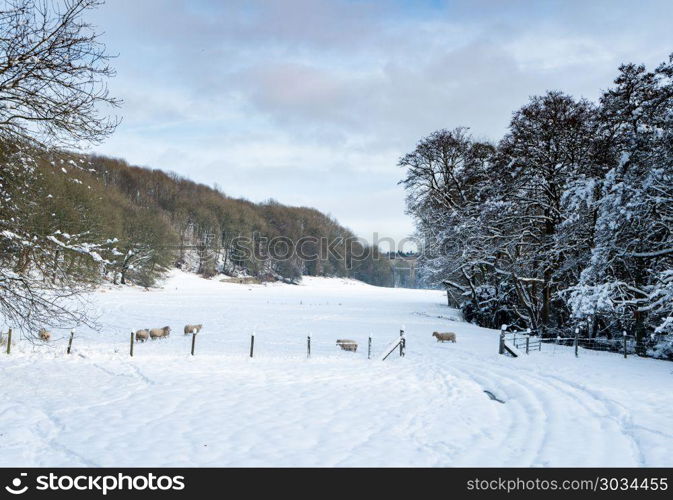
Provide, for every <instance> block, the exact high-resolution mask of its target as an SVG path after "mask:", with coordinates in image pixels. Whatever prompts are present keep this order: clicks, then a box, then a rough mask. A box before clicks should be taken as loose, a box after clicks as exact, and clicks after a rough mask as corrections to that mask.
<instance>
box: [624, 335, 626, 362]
mask: <svg viewBox="0 0 673 500" xmlns="http://www.w3.org/2000/svg"><path fill="white" fill-rule="evenodd" d="M624 359H626V330H624Z"/></svg>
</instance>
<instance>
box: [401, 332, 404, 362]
mask: <svg viewBox="0 0 673 500" xmlns="http://www.w3.org/2000/svg"><path fill="white" fill-rule="evenodd" d="M403 341H404V325H402V329H401V330H400V357H402V356H404V352H403V349H404V346H403Z"/></svg>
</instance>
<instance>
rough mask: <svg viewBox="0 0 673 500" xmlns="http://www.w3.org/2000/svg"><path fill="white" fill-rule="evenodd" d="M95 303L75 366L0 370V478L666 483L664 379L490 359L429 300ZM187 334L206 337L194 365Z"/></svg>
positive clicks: (340, 286) (351, 293)
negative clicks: (396, 343)
mask: <svg viewBox="0 0 673 500" xmlns="http://www.w3.org/2000/svg"><path fill="white" fill-rule="evenodd" d="M95 300H96V303H97V304H98V307H99V308H100V314H101V322H102V324H103V325H104V329H103V332H102V333H95V332H85V331H82V332H77V337H76V338H75V344H74V353H73V354H72V355H70V356H66V355H65V354H64V351H65V347H66V339H65V335H66V332H57V334H56V335H55V337H56V341H55V342H53V343H52V345H50V346H38V347H33V346H31V345H30V344H28V343H26V342H19V343H18V344H17V345H15V346H14V351H13V353H12V355H10V356H6V355H5V354H2V355H0V377H1V380H2V383H1V384H0V466H15V467H18V466H300V465H301V466H406V465H408V466H672V465H673V453H672V452H673V428H672V427H671V422H673V391H672V390H671V389H672V388H673V383H672V382H673V374H672V372H673V364H672V363H670V362H665V361H656V360H651V359H641V358H637V357H630V358H629V359H627V360H624V359H623V358H622V357H620V356H619V355H615V354H609V353H597V352H591V351H582V352H581V355H580V357H579V358H578V359H576V358H575V357H574V356H573V353H572V350H571V349H569V348H565V347H556V346H553V345H544V346H543V351H542V352H540V353H538V352H536V353H531V354H530V355H529V356H525V355H523V356H520V357H519V358H517V359H511V358H506V357H504V356H498V355H497V343H498V342H497V332H494V331H491V330H486V329H482V328H478V327H475V326H472V325H469V324H466V323H462V322H460V321H459V320H458V319H457V316H458V315H457V313H456V312H455V311H453V310H451V309H448V308H447V307H446V305H445V298H444V295H443V294H442V293H440V292H437V291H422V290H400V289H385V288H377V287H372V286H368V285H364V284H361V283H357V282H352V281H344V280H337V279H306V280H305V282H304V284H302V285H301V286H290V285H279V284H276V285H268V286H263V285H239V284H232V283H222V282H219V281H217V280H210V281H207V280H203V279H200V278H197V277H195V276H192V275H186V274H181V273H178V272H176V273H174V274H173V275H172V277H171V278H170V279H169V280H168V282H167V283H166V284H165V287H164V288H163V289H162V290H152V291H149V292H146V291H143V290H139V289H131V288H125V289H107V290H104V291H101V292H99V293H97V294H96V299H95ZM185 323H203V324H204V329H203V331H202V332H201V333H200V334H199V335H198V337H197V344H196V356H195V357H191V356H189V347H190V345H189V344H190V339H189V338H188V337H184V336H183V334H182V326H183V325H184V324H185ZM402 324H403V325H405V326H406V331H407V337H408V343H407V356H406V358H403V359H402V358H399V357H398V356H391V357H390V358H389V359H388V360H387V361H385V362H382V361H380V360H371V361H368V360H367V349H366V345H367V336H368V335H369V334H370V333H371V334H373V336H374V353H375V354H376V355H379V354H380V353H381V351H382V350H383V349H384V347H385V346H386V345H387V344H388V343H389V342H390V341H392V340H394V339H395V337H396V336H398V331H399V328H400V325H402ZM164 325H171V326H172V327H173V334H172V335H171V337H170V338H169V339H167V340H163V341H155V342H148V343H146V344H137V345H136V347H135V351H136V352H135V357H134V358H130V357H129V355H128V347H129V338H128V337H129V331H130V330H131V329H134V330H135V329H138V328H145V327H161V326H164ZM5 329H6V327H3V330H5ZM253 330H254V331H256V337H255V357H254V359H250V358H249V357H248V351H249V343H250V334H251V333H252V331H253ZM433 330H441V331H454V332H456V333H457V335H458V342H457V343H456V344H438V343H436V342H435V340H434V339H433V338H432V337H431V333H432V331H433ZM309 334H311V335H312V357H311V359H306V337H307V335H309ZM337 338H352V339H355V340H357V341H358V342H359V343H360V348H359V349H358V352H357V353H348V352H340V351H338V350H337V349H336V347H335V345H334V342H335V340H336V339H337ZM484 390H489V391H491V392H492V393H494V394H495V395H496V396H497V397H498V398H499V399H502V400H503V401H505V403H504V404H501V403H498V402H496V401H492V400H491V399H489V398H488V397H487V395H486V394H485V393H484V392H483V391H484Z"/></svg>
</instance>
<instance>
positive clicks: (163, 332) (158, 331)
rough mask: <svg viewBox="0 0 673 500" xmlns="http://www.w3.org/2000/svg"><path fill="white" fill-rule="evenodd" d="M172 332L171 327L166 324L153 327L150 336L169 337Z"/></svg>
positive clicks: (154, 338) (154, 337)
mask: <svg viewBox="0 0 673 500" xmlns="http://www.w3.org/2000/svg"><path fill="white" fill-rule="evenodd" d="M170 334H171V327H170V326H164V327H163V328H152V329H151V330H150V337H151V338H152V340H156V339H160V338H165V337H168V336H169V335H170Z"/></svg>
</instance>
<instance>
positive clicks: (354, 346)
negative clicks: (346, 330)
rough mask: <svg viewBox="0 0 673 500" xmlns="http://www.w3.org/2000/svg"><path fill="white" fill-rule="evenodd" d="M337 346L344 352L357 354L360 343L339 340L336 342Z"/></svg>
mask: <svg viewBox="0 0 673 500" xmlns="http://www.w3.org/2000/svg"><path fill="white" fill-rule="evenodd" d="M336 345H338V346H339V347H341V349H343V350H344V351H351V352H355V351H357V350H358V343H357V342H355V340H348V339H339V340H337V341H336Z"/></svg>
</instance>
